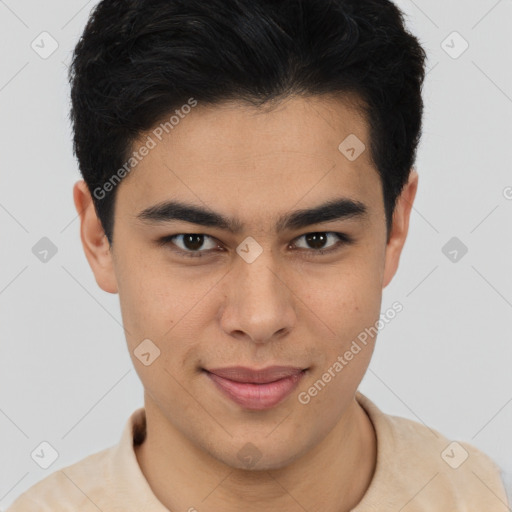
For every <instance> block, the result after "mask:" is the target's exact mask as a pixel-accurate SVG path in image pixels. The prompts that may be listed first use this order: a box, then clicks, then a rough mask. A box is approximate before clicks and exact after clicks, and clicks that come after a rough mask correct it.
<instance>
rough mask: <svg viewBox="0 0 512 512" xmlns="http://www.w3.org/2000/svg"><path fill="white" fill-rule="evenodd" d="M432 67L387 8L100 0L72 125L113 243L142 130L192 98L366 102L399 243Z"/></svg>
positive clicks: (371, 0)
mask: <svg viewBox="0 0 512 512" xmlns="http://www.w3.org/2000/svg"><path fill="white" fill-rule="evenodd" d="M425 59H426V54H425V51H424V50H423V48H422V47H421V46H420V44H419V42H418V40H417V39H416V38H415V37H414V36H413V35H411V34H410V33H409V32H408V31H407V30H406V29H405V26H404V18H403V13H402V12H401V11H400V10H399V9H398V8H397V7H396V6H395V5H394V4H393V3H391V2H390V1H388V0H102V1H101V2H99V3H98V5H97V6H96V7H95V8H94V10H93V11H92V13H91V16H90V18H89V20H88V22H87V25H86V27H85V30H84V32H83V34H82V36H81V38H80V40H79V41H78V43H77V45H76V47H75V50H74V53H73V58H72V63H71V66H70V69H69V80H70V83H71V103H72V105H71V114H70V118H71V121H72V124H73V130H74V141H73V149H74V153H75V155H76V157H77V159H78V163H79V167H80V171H81V173H82V176H83V179H84V180H85V182H86V183H87V186H88V188H89V190H90V191H91V194H92V197H93V202H94V206H95V208H96V212H97V214H98V217H99V219H100V221H101V223H102V227H103V229H104V231H105V234H106V236H107V238H108V240H109V243H110V244H111V245H112V241H113V227H114V226H113V222H114V220H113V214H114V205H115V197H116V195H115V192H116V190H117V188H116V187H115V186H113V187H112V186H109V187H105V186H104V185H105V184H106V183H107V182H109V180H111V178H112V176H113V175H114V174H115V173H116V171H117V170H120V169H121V168H122V167H123V166H124V169H125V170H126V162H127V161H128V160H129V159H130V155H131V152H132V151H133V144H134V142H135V141H136V140H137V139H138V137H139V136H140V135H141V133H143V132H146V131H147V130H149V129H151V128H153V127H154V126H156V125H157V124H158V123H159V122H161V121H162V120H163V119H165V118H166V117H167V118H169V115H170V114H171V113H172V112H173V111H174V110H175V109H176V108H179V107H180V106H182V105H184V104H187V103H190V100H191V98H193V99H194V101H198V102H200V103H204V104H215V103H220V102H221V101H223V100H240V101H245V102H248V103H249V104H251V105H254V106H258V107H259V106H263V105H265V104H267V105H272V104H273V103H275V101H274V100H276V101H278V100H280V99H284V98H286V97H288V96H290V95H292V94H302V95H305V96H308V95H309V96H312V95H322V94H335V95H339V97H341V98H342V97H343V94H345V95H347V97H348V96H349V95H350V93H355V94H356V97H357V98H358V99H359V100H360V101H361V103H360V105H361V108H362V112H364V114H365V119H366V121H367V123H368V127H369V134H370V147H369V150H370V157H371V160H372V162H373V164H374V165H375V168H376V170H377V171H378V173H379V175H380V179H381V182H382V191H383V197H384V205H385V213H386V222H387V228H388V234H389V228H390V224H391V219H392V214H393V211H394V208H395V205H396V199H397V197H398V195H399V194H400V192H401V190H402V188H403V186H404V184H405V183H406V182H407V179H408V176H409V172H410V169H411V167H412V165H413V164H414V161H415V158H416V148H417V145H418V142H419V139H420V136H421V124H422V114H423V101H422V97H421V88H422V85H423V80H424V77H425V70H424V63H425ZM340 142H341V141H340ZM123 175H124V173H121V174H118V180H120V177H122V176H123ZM110 183H112V181H110ZM106 189H108V193H107V190H106ZM95 190H96V191H98V190H101V193H95V192H94V191H95Z"/></svg>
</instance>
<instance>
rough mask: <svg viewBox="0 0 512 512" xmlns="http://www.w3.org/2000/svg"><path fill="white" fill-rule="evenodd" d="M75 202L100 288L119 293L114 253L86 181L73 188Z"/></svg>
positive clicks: (91, 263)
mask: <svg viewBox="0 0 512 512" xmlns="http://www.w3.org/2000/svg"><path fill="white" fill-rule="evenodd" d="M73 201H74V203H75V208H76V211H77V212H78V215H79V216H80V238H81V239H82V246H83V248H84V252H85V257H86V258H87V261H88V262H89V265H90V267H91V269H92V271H93V273H94V277H95V278H96V282H97V283H98V286H99V287H100V288H101V289H102V290H104V291H106V292H109V293H117V292H118V289H117V281H116V277H115V272H114V265H113V258H112V252H111V248H110V244H109V243H108V240H107V236H106V235H105V232H104V230H103V227H102V225H101V222H100V220H99V218H98V216H97V215H96V209H95V208H94V203H93V201H92V197H91V194H90V192H89V188H88V187H87V184H86V183H85V181H84V180H80V181H77V182H76V183H75V185H74V186H73Z"/></svg>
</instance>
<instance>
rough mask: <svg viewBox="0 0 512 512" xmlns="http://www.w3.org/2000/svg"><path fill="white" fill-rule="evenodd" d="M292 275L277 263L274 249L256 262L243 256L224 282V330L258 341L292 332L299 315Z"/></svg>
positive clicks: (262, 341)
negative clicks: (292, 285)
mask: <svg viewBox="0 0 512 512" xmlns="http://www.w3.org/2000/svg"><path fill="white" fill-rule="evenodd" d="M289 276H290V272H285V271H284V270H283V268H282V266H279V265H277V264H276V262H275V261H274V258H273V255H272V251H271V249H264V250H263V252H262V253H261V254H260V255H259V256H258V258H256V260H254V261H253V262H252V263H248V262H247V261H245V260H244V259H243V258H239V259H238V260H237V261H236V262H235V263H234V268H233V269H232V271H231V272H229V274H228V276H227V277H229V279H227V281H226V282H225V283H224V285H225V289H224V293H225V299H224V304H223V305H222V312H221V326H222V328H223V330H224V331H225V332H226V333H228V334H229V335H230V336H233V337H236V338H239V339H248V340H251V341H252V342H254V343H258V344H262V343H267V342H269V341H272V340H275V339H277V338H279V337H282V336H284V335H286V333H288V332H290V331H291V330H292V329H293V326H294V325H295V323H296V320H297V315H296V297H295V296H294V293H293V292H292V290H291V288H290V284H289V283H288V282H287V281H289V280H290V277H289Z"/></svg>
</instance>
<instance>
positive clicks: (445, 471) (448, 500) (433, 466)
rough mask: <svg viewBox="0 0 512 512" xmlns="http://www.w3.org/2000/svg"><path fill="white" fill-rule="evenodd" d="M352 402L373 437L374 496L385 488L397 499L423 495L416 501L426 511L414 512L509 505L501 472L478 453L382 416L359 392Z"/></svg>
mask: <svg viewBox="0 0 512 512" xmlns="http://www.w3.org/2000/svg"><path fill="white" fill-rule="evenodd" d="M357 401H358V402H359V403H360V405H361V406H362V407H363V409H364V410H365V411H366V413H367V414H368V416H369V418H370V420H371V421H372V423H373V424H374V428H375V432H376V436H377V466H376V473H375V476H376V477H377V479H376V480H378V484H379V485H378V486H379V492H381V489H382V488H383V487H384V486H382V483H384V482H385V484H386V486H387V487H388V490H389V491H390V493H391V492H396V493H397V495H400V494H402V495H403V496H406V495H407V493H408V492H409V491H410V492H411V493H413V491H414V489H416V491H415V492H417V491H418V490H419V489H422V490H421V493H419V494H418V495H417V497H416V498H415V501H417V502H419V501H422V500H423V501H424V502H425V507H424V508H418V510H430V508H429V507H430V506H434V508H433V509H432V510H435V506H437V507H438V510H439V507H441V508H442V507H454V506H461V505H462V503H464V504H465V505H467V506H473V507H477V505H478V506H480V507H484V509H485V510H499V507H501V506H503V505H505V504H507V503H508V498H507V496H506V492H505V488H504V485H503V480H502V474H501V470H500V467H499V466H498V465H497V464H496V463H495V462H494V461H493V460H492V459H491V457H489V456H488V455H486V454H485V453H484V452H482V451H481V450H480V449H478V448H477V447H475V446H473V445H472V444H470V443H468V442H465V441H458V440H451V439H449V438H447V437H446V436H444V435H443V434H442V433H440V432H439V431H438V430H435V429H433V428H431V427H429V426H428V425H426V424H424V423H422V422H420V421H414V420H411V419H408V418H404V417H401V416H394V415H390V414H385V413H384V412H382V411H381V410H380V409H379V408H378V407H377V406H376V405H375V404H374V403H373V402H372V401H370V400H369V399H368V398H367V397H365V396H364V395H362V394H361V393H359V392H358V394H357ZM376 483H377V482H376ZM381 486H382V487H381ZM405 489H408V490H407V491H406V492H404V490H405ZM392 490H393V491H392ZM411 495H412V494H411ZM418 504H419V503H418ZM427 504H428V505H427ZM477 508H478V507H477Z"/></svg>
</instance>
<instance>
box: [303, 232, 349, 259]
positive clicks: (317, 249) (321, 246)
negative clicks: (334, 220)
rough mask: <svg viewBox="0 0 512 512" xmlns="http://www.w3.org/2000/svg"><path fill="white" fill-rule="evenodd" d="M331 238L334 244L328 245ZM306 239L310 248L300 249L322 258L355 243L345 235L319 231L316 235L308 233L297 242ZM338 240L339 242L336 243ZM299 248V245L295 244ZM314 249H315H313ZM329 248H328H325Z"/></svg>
mask: <svg viewBox="0 0 512 512" xmlns="http://www.w3.org/2000/svg"><path fill="white" fill-rule="evenodd" d="M329 238H331V240H333V239H334V243H332V244H330V245H327V246H326V242H327V241H328V240H329ZM301 239H304V241H305V242H306V244H307V245H309V247H305V248H304V247H299V248H300V249H304V250H306V251H308V252H310V253H312V254H313V256H321V255H323V254H328V253H331V252H335V251H337V250H339V249H341V247H342V246H343V245H347V244H350V243H352V242H353V239H352V238H351V237H350V236H348V235H345V234H344V233H335V232H330V231H319V232H316V233H306V234H304V235H302V236H300V237H298V238H296V240H301ZM336 240H337V242H336ZM293 245H295V246H297V243H295V244H293ZM311 247H313V249H311ZM325 247H327V248H325Z"/></svg>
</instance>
